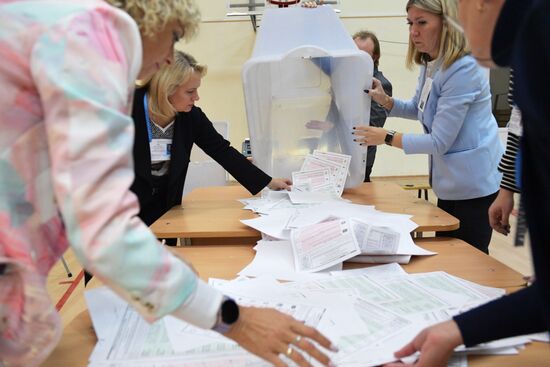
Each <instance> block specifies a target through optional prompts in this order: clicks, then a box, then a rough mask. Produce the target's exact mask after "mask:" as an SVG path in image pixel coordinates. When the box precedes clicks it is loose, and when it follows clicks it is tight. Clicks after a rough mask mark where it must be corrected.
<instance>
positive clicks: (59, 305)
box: [55, 270, 84, 311]
mask: <svg viewBox="0 0 550 367" xmlns="http://www.w3.org/2000/svg"><path fill="white" fill-rule="evenodd" d="M82 278H84V270H81V271H80V273H78V275H77V276H76V278H75V279H74V281H72V282H70V283H71V285H70V286H69V288H68V289H67V290H66V291H65V293H64V294H63V296H62V297H61V298H60V299H59V301H58V302H57V304H56V305H55V308H56V310H57V311H59V310H61V308H62V307H63V305H64V304H65V302H67V300H68V299H69V297H70V296H71V294H72V293H73V292H74V290H75V288H76V286H77V285H78V283H80V281H81V280H82Z"/></svg>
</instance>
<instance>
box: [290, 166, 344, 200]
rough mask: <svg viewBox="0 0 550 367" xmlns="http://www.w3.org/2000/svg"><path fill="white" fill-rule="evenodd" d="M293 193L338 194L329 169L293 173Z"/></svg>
mask: <svg viewBox="0 0 550 367" xmlns="http://www.w3.org/2000/svg"><path fill="white" fill-rule="evenodd" d="M292 191H303V192H324V193H327V194H334V195H335V194H336V192H335V190H334V184H333V181H332V176H331V174H330V169H328V168H320V169H315V170H309V171H300V172H292Z"/></svg>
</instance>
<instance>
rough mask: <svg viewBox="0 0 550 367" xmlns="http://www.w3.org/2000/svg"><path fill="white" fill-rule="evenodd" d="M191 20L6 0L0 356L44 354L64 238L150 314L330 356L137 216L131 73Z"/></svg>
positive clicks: (163, 8) (158, 6) (189, 8)
mask: <svg viewBox="0 0 550 367" xmlns="http://www.w3.org/2000/svg"><path fill="white" fill-rule="evenodd" d="M198 21H199V13H198V10H197V6H196V4H195V2H194V1H191V0H174V1H167V0H132V1H114V0H113V1H112V5H110V4H109V3H108V2H105V1H100V0H88V1H72V0H52V1H49V0H27V1H24V0H23V1H2V2H1V3H0V24H2V27H1V28H0V58H1V59H2V61H3V62H1V63H0V131H2V133H1V135H0V365H2V366H25V367H29V366H30V367H32V366H38V365H40V363H41V362H42V361H43V360H44V359H45V358H46V357H47V356H48V354H49V353H50V352H51V350H52V349H53V347H54V346H55V344H56V342H57V340H58V339H59V337H60V335H61V325H60V322H59V316H58V315H57V312H56V310H55V308H54V306H53V304H52V300H51V299H50V297H49V296H48V292H47V290H46V276H47V274H48V272H49V270H50V269H51V267H52V266H53V265H54V264H55V263H56V261H57V260H59V257H60V256H61V255H62V254H63V252H64V251H65V250H66V249H67V247H68V246H69V245H70V246H71V247H72V249H73V250H74V252H75V254H76V256H77V257H78V259H79V261H80V262H81V263H82V264H83V266H84V267H85V268H86V269H87V270H89V271H91V272H92V273H94V274H95V275H97V276H98V277H99V278H100V279H101V281H102V282H103V283H104V284H106V285H107V286H109V287H111V288H112V289H113V290H114V291H115V292H116V293H117V294H118V295H119V296H121V297H122V298H124V299H125V300H126V301H127V302H128V303H130V304H131V305H132V306H134V307H135V308H136V309H137V310H138V311H139V312H140V313H141V315H142V316H143V317H144V318H146V319H147V320H149V321H153V320H156V319H159V318H160V317H162V316H164V315H167V314H171V315H173V316H175V317H178V318H181V319H183V320H186V321H188V322H189V323H191V324H194V325H196V326H199V327H202V328H212V327H214V329H215V330H217V331H219V332H223V333H225V335H226V336H228V337H230V338H232V339H234V340H235V341H236V342H238V343H239V344H241V345H242V346H243V347H244V348H246V349H248V350H249V351H251V352H253V353H255V354H257V355H259V356H260V357H262V358H264V359H267V360H268V361H270V362H272V363H273V364H275V365H278V366H281V365H283V362H282V361H281V359H279V354H280V353H285V352H287V351H290V352H289V353H287V356H288V357H290V358H291V359H292V360H294V361H296V362H297V363H298V364H300V365H302V366H309V364H308V363H306V362H305V361H304V357H303V356H302V354H301V353H299V352H298V349H301V350H305V351H307V352H308V353H309V354H311V355H312V356H314V357H315V358H317V359H318V360H320V361H321V363H323V364H325V365H326V364H328V363H329V360H328V358H327V357H326V356H325V355H324V354H322V353H321V352H320V351H319V350H318V349H317V348H316V347H314V346H313V344H312V343H311V342H309V341H308V340H310V339H311V340H313V341H315V342H318V343H320V345H322V346H325V347H329V346H330V342H329V341H328V340H327V339H326V338H324V337H323V336H322V335H321V334H319V333H318V332H317V331H315V330H314V329H312V328H310V327H307V326H306V325H304V324H302V323H301V322H298V321H296V320H294V319H292V318H291V317H289V316H286V315H283V314H281V313H279V312H277V311H275V310H270V309H256V308H250V307H241V306H237V305H236V304H235V302H234V301H232V300H229V299H226V298H224V297H223V295H222V294H220V293H219V292H218V291H217V290H215V289H212V288H210V287H208V285H206V284H205V283H204V282H202V281H201V280H199V279H198V278H197V277H196V275H195V274H194V273H193V271H191V269H190V268H189V267H188V266H187V265H186V264H185V263H183V262H182V261H180V260H179V259H178V258H176V257H175V256H173V255H172V254H171V253H170V252H169V251H167V250H166V249H165V248H164V247H163V246H160V245H159V243H158V242H157V240H156V239H155V237H154V235H153V234H152V233H151V232H150V231H149V229H148V228H147V226H146V225H145V224H144V223H143V222H142V221H141V220H140V219H139V218H138V217H137V215H136V214H137V213H138V210H139V208H138V201H137V199H136V197H135V195H133V194H132V193H131V192H130V191H129V190H128V188H129V187H130V184H131V183H132V181H133V169H132V168H133V167H132V158H131V151H132V146H133V144H134V136H133V126H132V120H131V118H130V117H129V113H130V106H131V102H132V98H133V94H134V83H135V80H136V78H137V77H138V76H139V77H141V78H147V77H149V76H150V74H151V73H153V72H154V71H156V70H158V69H159V68H160V67H161V66H162V65H163V64H164V63H170V62H172V60H173V45H174V42H176V41H177V40H178V39H179V38H181V37H185V36H191V35H193V33H194V31H195V29H196V28H197V25H198ZM142 46H143V47H142ZM290 344H295V345H294V347H295V348H296V349H294V347H292V348H291V347H290Z"/></svg>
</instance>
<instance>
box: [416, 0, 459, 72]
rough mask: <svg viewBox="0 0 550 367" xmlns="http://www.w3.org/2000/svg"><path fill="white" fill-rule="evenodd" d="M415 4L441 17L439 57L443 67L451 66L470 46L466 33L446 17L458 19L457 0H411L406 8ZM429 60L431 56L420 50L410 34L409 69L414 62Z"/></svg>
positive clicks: (421, 63)
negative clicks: (460, 30) (450, 23)
mask: <svg viewBox="0 0 550 367" xmlns="http://www.w3.org/2000/svg"><path fill="white" fill-rule="evenodd" d="M411 6H414V7H416V8H418V9H422V10H425V11H427V12H430V13H432V14H435V15H438V16H440V17H441V21H442V24H443V27H442V28H441V39H440V41H439V53H438V57H439V58H441V59H442V61H443V63H442V66H443V69H446V68H448V67H449V66H451V65H452V64H453V63H454V62H455V61H456V60H458V59H460V58H461V57H462V56H464V55H466V54H467V53H468V46H467V43H466V38H465V37H464V34H463V33H461V32H459V31H458V30H457V29H455V28H454V27H452V26H450V25H449V24H448V23H447V20H446V18H452V19H457V14H458V9H457V1H456V0H409V1H408V2H407V6H406V10H407V11H409V8H410V7H411ZM428 60H429V56H428V55H427V54H425V53H422V52H420V51H418V49H417V48H416V46H415V45H414V43H413V41H412V39H411V37H410V36H409V50H408V51H407V59H406V64H407V67H408V68H409V69H411V68H412V67H413V65H414V64H417V65H423V64H424V63H425V62H426V61H428Z"/></svg>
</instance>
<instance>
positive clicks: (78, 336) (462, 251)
mask: <svg viewBox="0 0 550 367" xmlns="http://www.w3.org/2000/svg"><path fill="white" fill-rule="evenodd" d="M415 242H416V243H417V244H418V245H420V246H422V247H424V248H425V249H427V250H431V251H437V252H438V253H439V254H438V255H436V256H427V257H413V259H412V260H411V262H410V264H407V265H404V266H403V267H404V268H405V270H406V271H407V272H409V273H418V272H427V271H438V270H443V271H446V272H448V273H450V274H453V275H456V276H459V277H462V278H464V279H468V280H470V281H473V282H476V283H480V284H483V285H487V286H492V287H501V288H506V289H507V290H508V291H515V290H517V289H519V288H521V287H523V286H524V285H525V281H524V280H523V277H522V275H521V274H520V273H518V272H516V271H514V270H512V269H511V268H509V267H507V266H506V265H504V264H502V263H500V262H498V261H497V260H495V259H493V258H491V257H490V256H488V255H486V254H484V253H483V252H481V251H479V250H477V249H475V248H474V247H472V246H470V245H468V244H466V243H465V242H463V241H461V240H457V239H449V238H441V237H439V238H424V239H419V240H416V241H415ZM173 251H175V252H176V253H177V254H180V255H182V256H185V257H186V258H187V259H188V260H190V261H191V262H192V263H193V264H194V266H195V268H196V269H197V270H198V272H199V274H200V276H201V278H203V279H204V280H207V279H208V278H209V277H216V278H224V279H231V278H233V277H235V275H236V273H237V272H238V271H239V270H240V269H242V268H243V267H244V266H245V265H246V264H248V262H250V260H252V258H253V256H254V251H253V250H252V249H251V247H250V246H248V245H221V246H188V247H183V248H176V249H174V250H173ZM364 265H365V264H354V263H346V264H344V268H347V269H349V268H357V267H362V266H364ZM95 343H96V337H95V334H94V332H93V329H92V326H91V321H90V317H89V315H88V312H86V311H84V312H82V313H81V314H80V315H79V316H78V317H76V318H75V319H74V320H73V321H72V322H71V323H69V325H68V326H67V327H66V328H65V330H64V332H63V336H62V338H61V341H60V343H59V344H58V346H57V347H56V349H55V350H54V352H53V353H52V355H51V356H50V357H49V359H48V360H47V361H46V362H45V363H44V364H43V365H42V367H65V366H67V367H68V366H70V367H79V366H86V365H87V359H88V356H89V355H90V353H91V351H92V349H93V346H94V345H95ZM544 361H547V362H544ZM549 361H550V348H549V347H548V344H544V343H531V344H529V345H528V346H527V347H526V349H525V350H522V351H521V352H520V354H519V355H515V356H473V357H470V358H469V366H470V367H490V366H491V367H492V366H499V367H517V366H522V367H531V366H533V367H535V366H536V367H538V366H541V365H545V363H548V362H549Z"/></svg>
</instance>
